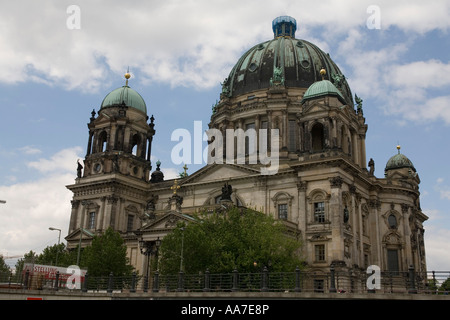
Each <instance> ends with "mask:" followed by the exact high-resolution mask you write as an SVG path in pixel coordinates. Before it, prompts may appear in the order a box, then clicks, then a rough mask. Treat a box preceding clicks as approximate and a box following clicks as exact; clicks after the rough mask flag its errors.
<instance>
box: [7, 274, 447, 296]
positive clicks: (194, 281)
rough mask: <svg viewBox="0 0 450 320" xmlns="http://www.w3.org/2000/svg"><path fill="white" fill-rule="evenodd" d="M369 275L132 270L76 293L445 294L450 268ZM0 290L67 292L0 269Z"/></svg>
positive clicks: (59, 284) (87, 283) (83, 285)
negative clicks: (375, 278) (373, 283)
mask: <svg viewBox="0 0 450 320" xmlns="http://www.w3.org/2000/svg"><path fill="white" fill-rule="evenodd" d="M369 276H370V275H369V274H367V273H366V272H365V271H354V270H352V271H342V270H335V269H334V268H330V269H329V271H328V272H312V271H302V270H300V269H298V268H297V269H296V270H295V271H294V272H269V271H268V270H267V269H266V268H265V269H264V270H263V271H261V272H258V273H239V272H238V271H237V270H234V271H233V272H231V273H223V274H213V273H210V272H209V271H206V272H202V273H199V274H184V273H183V272H179V273H178V274H171V275H164V274H159V273H158V272H154V274H153V276H152V277H151V278H147V277H143V276H140V275H137V274H135V273H133V274H132V275H130V276H126V277H118V276H114V275H113V274H110V275H109V276H104V277H91V276H89V274H88V273H87V274H86V275H85V276H84V277H83V278H82V279H81V281H80V283H79V286H78V287H77V289H78V290H80V291H81V292H137V291H139V292H148V291H152V292H173V291H178V292H201V291H202V292H264V291H272V292H319V293H325V292H339V293H345V292H349V293H374V292H381V293H405V294H415V293H421V294H448V293H449V291H448V284H447V286H443V283H444V282H445V281H446V280H447V282H448V281H450V280H448V279H449V278H450V271H430V272H424V273H419V272H415V271H414V269H409V270H408V271H407V272H395V273H392V272H381V273H380V277H379V283H378V284H379V287H378V288H377V289H376V290H375V289H374V290H371V289H370V288H368V280H369V281H370V279H369ZM0 288H9V289H42V290H46V289H47V290H48V289H51V290H69V289H68V286H67V283H66V279H64V280H61V279H59V277H58V276H56V278H55V279H47V280H46V279H42V278H41V279H40V278H39V276H38V275H32V274H29V273H25V274H19V275H12V274H11V273H3V274H2V273H0Z"/></svg>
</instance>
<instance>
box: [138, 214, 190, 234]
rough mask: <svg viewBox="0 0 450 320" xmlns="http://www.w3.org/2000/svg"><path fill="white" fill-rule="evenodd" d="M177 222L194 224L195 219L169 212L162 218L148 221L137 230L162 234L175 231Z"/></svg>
mask: <svg viewBox="0 0 450 320" xmlns="http://www.w3.org/2000/svg"><path fill="white" fill-rule="evenodd" d="M179 222H185V223H187V224H189V223H191V222H195V219H194V218H192V217H191V216H188V215H185V214H182V213H180V212H176V211H170V212H168V213H166V214H164V215H163V216H161V217H159V218H157V219H155V220H153V221H149V222H148V223H147V224H146V225H144V226H142V228H141V229H140V230H139V231H141V232H149V231H151V232H159V231H161V232H163V231H169V230H172V229H175V228H176V226H177V224H178V223H179Z"/></svg>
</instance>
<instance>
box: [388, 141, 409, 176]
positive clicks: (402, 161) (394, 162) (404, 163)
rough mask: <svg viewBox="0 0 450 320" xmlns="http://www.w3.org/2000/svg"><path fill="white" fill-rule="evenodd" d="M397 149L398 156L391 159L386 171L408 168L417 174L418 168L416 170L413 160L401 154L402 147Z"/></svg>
mask: <svg viewBox="0 0 450 320" xmlns="http://www.w3.org/2000/svg"><path fill="white" fill-rule="evenodd" d="M397 149H398V154H396V155H395V156H393V157H391V158H390V159H389V160H388V162H387V164H386V168H385V169H384V170H385V171H388V170H394V169H401V168H408V169H412V170H413V171H414V172H416V168H414V165H413V163H412V162H411V160H409V159H408V157H406V156H405V155H404V154H401V153H400V147H397Z"/></svg>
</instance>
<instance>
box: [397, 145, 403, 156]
mask: <svg viewBox="0 0 450 320" xmlns="http://www.w3.org/2000/svg"><path fill="white" fill-rule="evenodd" d="M401 148H402V147H401V146H400V144H397V150H398V154H400V149H401Z"/></svg>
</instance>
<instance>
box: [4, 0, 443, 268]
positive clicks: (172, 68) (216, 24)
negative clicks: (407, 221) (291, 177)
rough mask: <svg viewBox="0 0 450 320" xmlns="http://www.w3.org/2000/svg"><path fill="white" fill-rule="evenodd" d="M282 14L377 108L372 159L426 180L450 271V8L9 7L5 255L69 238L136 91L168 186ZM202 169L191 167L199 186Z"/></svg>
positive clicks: (434, 249)
mask: <svg viewBox="0 0 450 320" xmlns="http://www.w3.org/2000/svg"><path fill="white" fill-rule="evenodd" d="M280 15H290V16H292V17H294V18H295V19H296V20H297V24H298V30H297V33H296V38H299V39H305V40H308V41H311V42H313V43H315V44H316V45H318V46H319V47H320V48H322V50H324V51H325V52H329V53H330V56H331V58H332V59H333V60H334V61H335V62H336V63H337V64H338V65H339V67H340V69H341V70H342V71H343V73H344V74H345V76H346V77H347V78H348V81H349V83H350V86H351V88H352V91H353V93H356V94H357V95H358V96H359V97H361V98H362V99H363V100H364V103H363V107H364V116H365V117H366V122H367V123H368V125H369V130H368V133H367V140H366V146H367V156H368V158H373V159H374V160H375V169H376V170H375V174H376V176H378V177H383V176H384V167H385V165H386V162H387V161H388V159H389V158H390V157H391V156H393V155H394V154H396V152H397V150H396V146H397V144H400V145H401V147H402V149H401V152H402V153H404V154H405V155H406V156H408V157H409V158H410V160H411V161H412V162H413V163H414V165H415V167H416V169H417V171H418V173H419V176H420V179H421V185H420V191H421V206H422V210H423V212H424V213H425V214H427V215H428V216H429V217H430V219H429V221H427V222H426V223H425V228H426V231H425V240H426V251H427V263H428V269H429V270H450V241H448V238H449V236H450V216H449V212H448V207H449V205H450V169H449V161H448V159H449V158H450V148H449V147H450V143H449V142H448V137H450V53H449V49H450V40H449V39H450V38H449V31H450V1H447V0H433V1H412V0H408V1H402V0H396V1H385V0H382V1H372V0H370V1H364V0H345V1H335V0H322V1H299V0H297V1H292V0H291V1H288V0H284V1H283V0H277V1H266V0H254V1H249V0H245V1H235V0H226V1H202V0H198V1H193V0H192V1H191V0H183V1H181V0H179V1H173V0H167V1H154V0H150V1H130V2H124V1H116V0H108V1H106V0H98V1H81V0H80V1H77V0H75V1H73V0H71V1H65V0H60V1H47V0H39V1H31V0H29V1H27V0H20V1H3V2H2V3H1V4H0V70H1V77H0V112H1V119H2V125H1V126H0V164H1V166H0V200H6V204H0V253H1V254H3V255H8V256H14V255H22V254H24V253H26V252H29V251H30V250H33V251H35V252H38V253H39V252H41V250H42V249H44V248H45V247H47V246H48V245H53V244H55V243H57V241H58V232H57V231H50V230H49V229H48V228H49V227H55V228H59V229H61V230H62V234H61V241H64V237H65V236H66V235H67V228H68V225H69V217H70V200H71V197H72V195H71V192H70V191H69V190H67V189H66V187H65V186H66V185H68V184H71V183H73V182H74V179H75V175H76V162H77V159H83V157H84V155H85V152H86V146H87V141H88V131H87V125H86V124H87V123H88V122H89V118H90V116H91V115H90V113H91V111H92V110H93V109H95V110H98V109H99V106H100V104H101V102H102V100H103V98H104V97H105V96H106V94H107V93H109V92H110V91H112V90H114V89H116V88H118V87H120V86H122V85H123V84H124V79H123V74H124V73H125V72H126V70H127V68H128V67H129V69H130V72H131V73H132V78H131V79H130V86H131V87H132V88H133V89H135V90H137V91H138V92H139V93H140V94H141V95H142V96H143V98H144V99H145V100H146V103H147V108H148V112H149V115H152V114H153V115H154V117H155V118H156V120H155V123H156V127H155V128H156V132H157V133H156V137H155V138H154V142H153V149H152V152H153V158H154V159H159V160H161V162H162V166H161V167H162V170H163V172H164V173H165V176H166V177H168V178H171V177H175V176H176V175H177V173H179V172H181V171H182V169H181V166H182V165H180V166H178V165H175V164H174V163H173V162H172V160H171V157H170V152H171V149H172V147H173V146H174V145H175V144H176V143H177V142H172V141H171V133H172V132H173V131H174V130H175V129H177V128H185V129H188V130H191V131H192V130H193V126H194V121H202V124H203V126H204V128H205V129H206V128H207V124H208V122H209V117H210V115H211V106H212V104H214V103H215V102H216V100H217V99H218V98H219V93H220V82H222V81H223V80H224V79H225V78H226V77H227V76H228V73H229V72H230V70H231V68H232V67H233V65H234V64H235V63H236V62H237V60H238V58H239V57H240V56H241V55H242V54H243V53H244V52H245V51H246V50H247V49H249V48H250V47H252V46H253V45H255V44H258V43H259V42H262V41H266V40H269V39H271V38H273V33H272V29H271V23H272V20H273V19H274V18H276V17H277V16H280ZM201 166H202V165H201V164H191V165H188V167H189V171H188V172H190V173H192V172H194V171H195V170H198V169H199V168H200V167H201Z"/></svg>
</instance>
